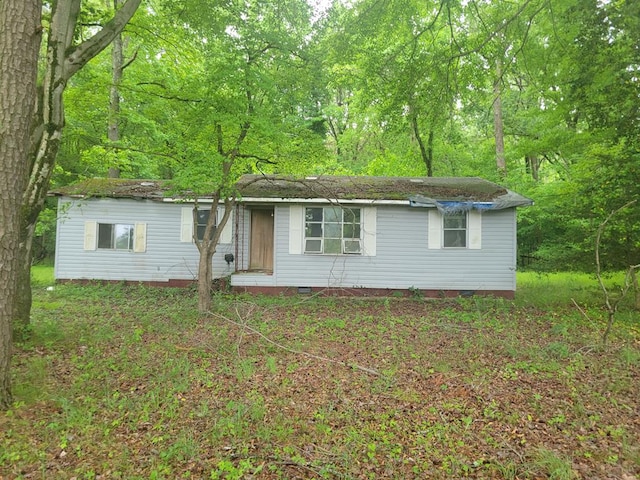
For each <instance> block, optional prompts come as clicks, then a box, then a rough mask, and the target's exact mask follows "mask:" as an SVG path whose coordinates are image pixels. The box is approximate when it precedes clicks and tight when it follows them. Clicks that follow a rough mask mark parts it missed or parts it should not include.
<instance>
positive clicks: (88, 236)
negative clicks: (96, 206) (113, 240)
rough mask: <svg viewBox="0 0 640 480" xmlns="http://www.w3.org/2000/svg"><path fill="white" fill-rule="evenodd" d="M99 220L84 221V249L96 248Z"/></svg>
mask: <svg viewBox="0 0 640 480" xmlns="http://www.w3.org/2000/svg"><path fill="white" fill-rule="evenodd" d="M97 232H98V222H84V249H85V250H95V249H96V248H97V246H98V242H97Z"/></svg>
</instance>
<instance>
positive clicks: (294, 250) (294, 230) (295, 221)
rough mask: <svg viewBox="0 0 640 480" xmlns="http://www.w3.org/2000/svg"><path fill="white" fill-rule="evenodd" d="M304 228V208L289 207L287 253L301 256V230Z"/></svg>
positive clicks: (300, 206) (297, 206)
mask: <svg viewBox="0 0 640 480" xmlns="http://www.w3.org/2000/svg"><path fill="white" fill-rule="evenodd" d="M303 228H304V208H303V207H302V205H291V206H290V207H289V253H290V254H291V255H300V254H302V240H303V234H302V229H303Z"/></svg>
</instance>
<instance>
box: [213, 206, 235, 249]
mask: <svg viewBox="0 0 640 480" xmlns="http://www.w3.org/2000/svg"><path fill="white" fill-rule="evenodd" d="M223 216H224V207H218V218H217V220H222V217H223ZM232 234H233V212H231V215H229V218H228V219H227V223H225V225H224V228H223V229H222V232H221V233H220V240H218V243H231V242H232V241H233V235H232Z"/></svg>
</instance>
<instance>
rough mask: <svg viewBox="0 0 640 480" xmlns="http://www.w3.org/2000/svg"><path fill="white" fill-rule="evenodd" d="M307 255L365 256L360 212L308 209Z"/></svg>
mask: <svg viewBox="0 0 640 480" xmlns="http://www.w3.org/2000/svg"><path fill="white" fill-rule="evenodd" d="M304 252H305V253H320V254H328V255H339V254H361V253H362V246H361V222H360V209H359V208H341V207H309V208H306V209H305V224H304Z"/></svg>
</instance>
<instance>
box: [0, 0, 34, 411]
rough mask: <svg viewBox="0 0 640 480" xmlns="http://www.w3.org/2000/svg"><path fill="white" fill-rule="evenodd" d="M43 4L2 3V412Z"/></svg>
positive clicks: (7, 396) (26, 0) (7, 395)
mask: <svg viewBox="0 0 640 480" xmlns="http://www.w3.org/2000/svg"><path fill="white" fill-rule="evenodd" d="M41 8H42V4H41V2H40V1H39V0H2V1H0V92H2V93H1V94H0V292H2V294H0V410H5V409H7V408H8V407H9V406H10V404H11V402H12V396H11V371H10V369H11V353H12V333H11V330H12V327H13V325H12V323H13V317H14V312H15V308H16V301H15V300H16V298H15V296H16V291H17V288H18V281H17V272H18V269H19V262H20V258H19V251H20V248H19V246H20V221H21V216H20V214H21V199H22V193H23V191H24V188H25V185H26V182H27V175H28V158H29V136H30V132H31V126H32V125H31V120H32V118H33V111H34V108H35V98H36V78H37V69H38V51H39V48H40V41H41V38H40V37H41V24H40V15H41Z"/></svg>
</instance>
